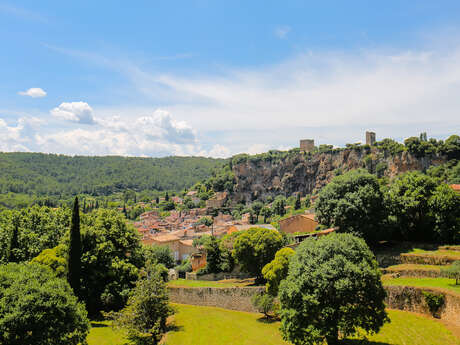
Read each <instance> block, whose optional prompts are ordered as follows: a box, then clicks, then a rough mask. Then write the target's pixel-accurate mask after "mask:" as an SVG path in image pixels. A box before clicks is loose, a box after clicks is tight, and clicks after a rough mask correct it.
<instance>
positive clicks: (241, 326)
mask: <svg viewBox="0 0 460 345" xmlns="http://www.w3.org/2000/svg"><path fill="white" fill-rule="evenodd" d="M174 306H175V308H176V309H177V314H176V315H175V316H174V320H175V321H174V324H175V328H176V329H175V330H173V331H170V332H169V333H168V334H167V336H166V338H165V339H164V342H163V344H164V345H200V344H203V345H222V344H225V345H283V344H284V345H286V344H288V343H287V342H285V341H283V340H282V338H281V335H280V333H279V322H272V323H267V322H265V320H264V319H262V318H261V314H253V313H244V312H238V311H231V310H225V309H220V308H213V307H198V306H192V305H182V304H176V305H174ZM388 313H389V315H390V319H391V323H389V324H386V325H385V326H384V327H383V328H382V330H381V331H380V333H379V334H377V335H374V336H370V337H368V339H369V342H366V344H370V345H458V344H459V340H458V339H457V338H455V337H454V336H453V335H452V333H451V332H450V331H449V330H447V328H446V327H445V326H444V325H443V324H442V323H441V322H439V321H435V320H432V319H428V318H426V317H423V316H419V315H416V314H413V313H408V312H403V311H397V310H389V311H388ZM95 325H96V326H98V327H95ZM342 343H343V344H344V345H345V344H353V345H358V344H363V343H361V342H360V341H357V340H347V341H344V342H342ZM88 344H89V345H124V344H125V340H124V337H123V334H122V333H120V332H117V331H114V330H113V329H112V328H111V327H110V326H109V324H108V323H106V322H103V323H93V328H92V329H91V333H90V335H89V337H88Z"/></svg>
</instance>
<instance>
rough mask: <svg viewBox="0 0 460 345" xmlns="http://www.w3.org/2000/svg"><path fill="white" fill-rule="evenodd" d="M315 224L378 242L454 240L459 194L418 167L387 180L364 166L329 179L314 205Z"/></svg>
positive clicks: (459, 225) (459, 236) (459, 231)
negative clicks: (329, 181)
mask: <svg viewBox="0 0 460 345" xmlns="http://www.w3.org/2000/svg"><path fill="white" fill-rule="evenodd" d="M315 210H316V216H317V218H318V221H319V222H320V223H321V224H324V225H327V226H331V227H332V226H335V227H338V229H339V230H338V231H340V232H348V233H352V234H355V235H358V236H360V237H363V238H364V239H365V240H366V241H367V242H368V243H370V244H375V243H377V242H379V241H382V240H397V241H401V240H404V241H411V242H435V243H458V242H459V241H460V193H458V192H456V191H454V190H453V189H452V188H451V187H450V186H449V185H447V184H446V183H444V182H443V181H441V180H440V179H439V178H434V177H431V176H429V175H426V174H423V173H421V172H418V171H412V172H407V173H405V174H402V175H399V176H398V177H397V178H396V179H394V180H392V181H388V180H386V179H380V180H379V179H377V177H376V176H375V175H371V174H369V173H368V172H366V171H364V170H353V171H350V172H347V173H346V174H344V175H341V176H337V177H335V178H334V179H333V180H332V181H331V183H329V184H328V185H327V186H326V187H324V188H323V189H322V190H321V192H320V193H319V196H318V199H317V201H316V203H315Z"/></svg>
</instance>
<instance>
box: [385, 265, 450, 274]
mask: <svg viewBox="0 0 460 345" xmlns="http://www.w3.org/2000/svg"><path fill="white" fill-rule="evenodd" d="M441 267H443V266H439V265H417V264H400V265H394V266H389V267H387V268H385V269H386V270H387V271H394V272H398V271H408V270H414V271H440V270H441Z"/></svg>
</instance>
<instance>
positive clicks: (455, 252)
mask: <svg viewBox="0 0 460 345" xmlns="http://www.w3.org/2000/svg"><path fill="white" fill-rule="evenodd" d="M408 253H409V254H425V255H439V256H452V257H458V259H459V260H460V251H458V250H445V249H438V250H424V249H419V248H414V249H412V250H411V251H409V252H408Z"/></svg>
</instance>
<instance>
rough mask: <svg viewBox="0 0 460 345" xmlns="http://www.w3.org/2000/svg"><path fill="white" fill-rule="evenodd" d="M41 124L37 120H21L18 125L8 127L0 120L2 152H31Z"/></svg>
mask: <svg viewBox="0 0 460 345" xmlns="http://www.w3.org/2000/svg"><path fill="white" fill-rule="evenodd" d="M40 123H41V120H39V119H37V118H20V119H18V121H17V123H16V125H8V124H7V123H6V121H5V120H4V119H2V118H0V151H5V152H11V151H31V148H33V146H34V138H33V137H34V135H35V133H36V132H37V130H38V128H39V125H40Z"/></svg>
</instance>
